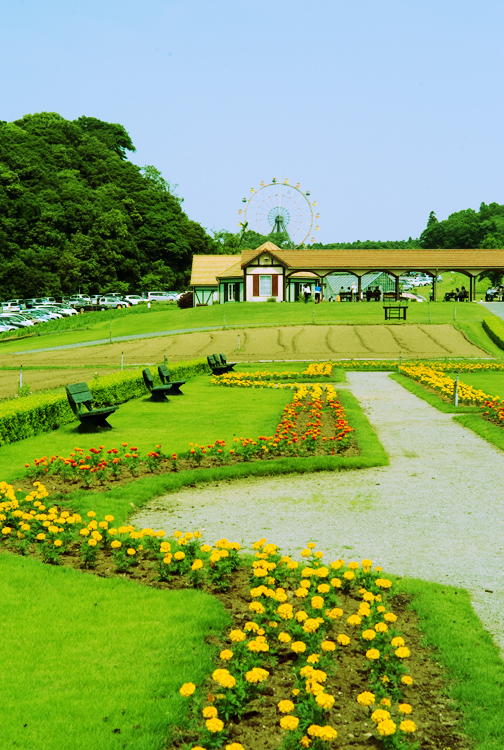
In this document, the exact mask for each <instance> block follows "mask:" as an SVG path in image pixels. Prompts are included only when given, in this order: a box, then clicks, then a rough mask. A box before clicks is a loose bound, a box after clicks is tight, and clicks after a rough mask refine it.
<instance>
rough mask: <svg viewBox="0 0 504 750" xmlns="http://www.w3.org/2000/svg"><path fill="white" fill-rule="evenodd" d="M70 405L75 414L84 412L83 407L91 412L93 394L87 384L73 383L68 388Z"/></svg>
mask: <svg viewBox="0 0 504 750" xmlns="http://www.w3.org/2000/svg"><path fill="white" fill-rule="evenodd" d="M66 393H67V398H68V403H69V404H70V406H71V408H72V411H73V413H74V414H80V413H81V412H82V407H83V405H84V406H85V407H86V408H87V409H89V410H90V411H91V408H92V406H91V405H92V402H93V394H92V393H91V391H90V390H89V386H88V384H87V383H73V384H72V385H67V386H66Z"/></svg>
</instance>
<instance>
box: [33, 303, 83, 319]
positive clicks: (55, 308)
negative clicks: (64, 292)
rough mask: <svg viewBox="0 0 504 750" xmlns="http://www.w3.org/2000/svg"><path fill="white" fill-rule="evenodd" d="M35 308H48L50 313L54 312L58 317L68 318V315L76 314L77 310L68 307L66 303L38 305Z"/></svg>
mask: <svg viewBox="0 0 504 750" xmlns="http://www.w3.org/2000/svg"><path fill="white" fill-rule="evenodd" d="M37 310H48V311H50V312H52V313H56V314H57V315H58V317H60V318H61V317H64V318H68V317H69V316H70V315H77V314H78V313H77V310H76V309H75V308H74V307H68V306H67V305H56V304H54V305H47V304H44V305H38V307H37Z"/></svg>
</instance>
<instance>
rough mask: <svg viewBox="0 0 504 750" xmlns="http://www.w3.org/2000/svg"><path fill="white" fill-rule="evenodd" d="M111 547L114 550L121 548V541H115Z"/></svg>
mask: <svg viewBox="0 0 504 750" xmlns="http://www.w3.org/2000/svg"><path fill="white" fill-rule="evenodd" d="M110 546H111V547H112V549H119V547H120V546H121V542H120V541H119V539H114V541H113V542H112V543H111V545H110Z"/></svg>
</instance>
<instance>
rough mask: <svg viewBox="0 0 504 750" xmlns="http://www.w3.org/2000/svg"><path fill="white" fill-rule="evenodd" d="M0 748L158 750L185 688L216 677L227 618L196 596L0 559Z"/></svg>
mask: <svg viewBox="0 0 504 750" xmlns="http://www.w3.org/2000/svg"><path fill="white" fill-rule="evenodd" d="M0 601H1V602H2V607H1V611H0V627H1V632H2V644H3V647H2V669H1V671H0V694H1V696H2V704H3V706H4V708H5V709H6V710H4V711H2V724H1V727H0V746H1V747H2V748H7V747H13V748H19V749H20V750H34V748H41V749H43V750H66V749H67V748H68V750H122V748H125V747H127V748H128V750H159V749H160V748H161V747H164V746H165V743H164V742H163V740H164V739H165V738H166V737H167V733H168V731H169V725H170V724H177V723H180V722H181V721H182V720H183V717H184V711H185V708H186V703H185V702H184V699H183V698H182V697H181V696H180V695H179V693H178V689H179V687H180V685H181V684H182V683H183V682H189V681H191V680H195V681H197V682H201V681H203V680H204V679H205V677H206V675H207V674H208V672H209V671H211V669H212V661H211V659H212V650H211V648H210V647H209V646H208V645H206V643H205V641H204V639H205V637H206V636H208V635H211V634H212V633H213V632H217V631H220V630H221V628H222V627H224V626H225V624H226V622H227V615H226V614H225V613H224V611H223V608H222V606H221V605H220V603H219V602H218V601H217V600H216V599H214V598H213V597H211V596H208V595H205V594H202V593H199V592H197V591H193V590H188V591H159V590H156V589H152V588H148V587H146V586H139V585H138V584H137V583H134V582H131V581H125V580H121V579H119V578H113V579H104V578H98V577H96V576H94V575H87V574H84V573H81V572H79V571H75V570H72V569H71V568H54V567H51V566H48V565H44V564H42V563H41V562H39V561H37V560H34V559H31V558H22V557H17V556H15V555H11V554H2V555H0Z"/></svg>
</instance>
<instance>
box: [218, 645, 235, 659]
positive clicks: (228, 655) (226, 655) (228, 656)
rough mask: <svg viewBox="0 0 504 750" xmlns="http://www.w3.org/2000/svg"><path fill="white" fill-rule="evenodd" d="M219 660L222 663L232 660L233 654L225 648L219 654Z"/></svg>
mask: <svg viewBox="0 0 504 750" xmlns="http://www.w3.org/2000/svg"><path fill="white" fill-rule="evenodd" d="M220 658H221V659H223V660H224V661H229V660H230V659H232V658H233V652H232V651H230V650H229V649H228V648H225V649H224V651H221V652H220Z"/></svg>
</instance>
